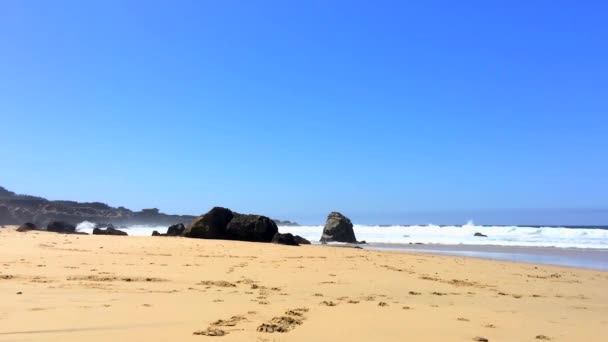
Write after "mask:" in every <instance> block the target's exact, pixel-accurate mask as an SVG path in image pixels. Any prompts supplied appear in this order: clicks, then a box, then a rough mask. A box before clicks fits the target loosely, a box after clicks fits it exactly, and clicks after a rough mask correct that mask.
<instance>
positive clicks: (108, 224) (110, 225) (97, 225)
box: [93, 223, 116, 229]
mask: <svg viewBox="0 0 608 342" xmlns="http://www.w3.org/2000/svg"><path fill="white" fill-rule="evenodd" d="M93 228H112V229H116V227H114V225H113V224H111V223H95V227H93Z"/></svg>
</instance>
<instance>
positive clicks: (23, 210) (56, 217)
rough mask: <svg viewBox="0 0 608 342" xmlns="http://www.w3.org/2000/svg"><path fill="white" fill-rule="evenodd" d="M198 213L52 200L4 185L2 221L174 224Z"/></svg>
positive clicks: (0, 194) (0, 197)
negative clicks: (15, 191)
mask: <svg viewBox="0 0 608 342" xmlns="http://www.w3.org/2000/svg"><path fill="white" fill-rule="evenodd" d="M193 219H194V216H187V215H185V216H179V215H166V214H163V213H160V212H159V210H158V209H144V210H142V211H131V210H129V209H127V208H124V207H118V208H115V207H111V206H109V205H107V204H104V203H99V202H91V203H79V202H74V201H49V200H47V199H45V198H41V197H35V196H28V195H17V194H15V193H14V192H12V191H8V190H6V189H4V188H3V187H0V225H5V224H14V225H17V224H21V223H23V222H32V223H34V224H36V225H38V226H39V227H44V226H46V225H47V224H49V223H50V222H52V221H64V222H67V223H69V224H73V225H77V224H78V223H80V222H83V221H89V222H93V223H102V222H103V223H104V224H106V225H108V224H115V225H136V224H139V225H167V226H168V225H171V224H174V223H175V222H191V221H192V220H193Z"/></svg>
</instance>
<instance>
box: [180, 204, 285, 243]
mask: <svg viewBox="0 0 608 342" xmlns="http://www.w3.org/2000/svg"><path fill="white" fill-rule="evenodd" d="M278 231H279V228H278V227H277V225H276V223H275V222H274V221H273V220H271V219H270V218H268V217H266V216H261V215H243V214H239V213H235V212H232V210H230V209H227V208H221V207H215V208H213V209H211V210H210V211H209V212H207V213H206V214H204V215H202V216H199V217H197V218H196V219H195V220H194V221H193V222H192V223H191V224H190V225H188V227H186V230H185V231H184V236H186V237H190V238H199V239H225V240H240V241H255V242H270V241H272V238H273V237H274V235H275V234H276V233H277V232H278Z"/></svg>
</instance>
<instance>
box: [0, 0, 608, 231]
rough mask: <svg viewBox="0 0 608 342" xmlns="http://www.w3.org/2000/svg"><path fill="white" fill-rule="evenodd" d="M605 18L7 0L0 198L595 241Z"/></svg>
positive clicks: (568, 7) (539, 9)
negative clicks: (554, 232) (578, 234)
mask: <svg viewBox="0 0 608 342" xmlns="http://www.w3.org/2000/svg"><path fill="white" fill-rule="evenodd" d="M606 13H608V3H606V2H602V1H540V0H539V1H469V2H464V3H463V2H455V1H420V2H417V3H416V2H407V3H406V2H403V1H314V0H311V1H61V0H58V1H52V2H51V1H16V0H9V1H2V2H0V146H1V147H2V149H1V153H2V154H1V156H0V160H1V163H2V164H1V165H2V166H1V167H0V185H3V186H5V187H6V188H8V189H10V190H13V191H16V192H20V193H30V194H36V195H41V196H45V197H49V198H52V199H74V200H82V201H92V200H98V201H104V202H107V203H109V204H112V205H124V206H127V207H130V208H133V209H141V208H145V207H158V208H160V209H161V210H163V211H165V212H170V213H191V214H198V213H202V212H204V211H206V210H207V209H209V208H210V207H211V206H214V205H223V206H227V207H230V208H232V209H235V210H237V211H242V212H252V213H262V214H266V215H268V216H273V217H277V218H285V219H295V220H299V221H302V222H321V221H322V220H323V219H324V217H325V215H327V213H328V212H329V211H331V210H340V211H343V212H344V213H345V214H347V215H349V216H351V217H352V218H353V219H354V220H355V221H358V222H361V223H396V222H411V221H420V222H422V223H427V222H435V223H442V222H447V221H457V222H458V223H460V222H462V221H463V220H466V219H473V220H482V221H484V220H485V221H492V220H494V221H499V222H492V223H524V222H517V221H523V220H526V221H527V222H526V223H534V222H530V221H535V222H536V221H539V222H541V223H545V222H548V221H551V222H556V221H557V223H559V222H566V221H567V222H568V223H581V224H582V223H594V224H597V223H604V224H608V210H605V208H608V182H607V179H608V176H607V175H608V157H607V156H608V152H607V151H608V134H607V131H608V44H606V41H607V39H608V24H607V22H608V21H607V20H606ZM537 209H543V210H537ZM492 212H494V213H498V214H491V215H490V217H486V216H487V215H488V213H492ZM573 212H574V213H575V214H574V215H575V217H574V218H573V216H572V215H573V214H572V213H573ZM576 213H578V214H576ZM484 215H486V216H484ZM492 215H495V216H492ZM576 215H578V216H576ZM484 217H485V218H484Z"/></svg>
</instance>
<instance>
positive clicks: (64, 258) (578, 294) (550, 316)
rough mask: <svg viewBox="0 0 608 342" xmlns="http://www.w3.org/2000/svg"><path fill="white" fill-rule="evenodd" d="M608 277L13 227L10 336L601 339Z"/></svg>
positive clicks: (3, 265) (2, 283)
mask: <svg viewBox="0 0 608 342" xmlns="http://www.w3.org/2000/svg"><path fill="white" fill-rule="evenodd" d="M607 288H608V272H602V271H594V270H583V269H575V268H564V267H555V266H546V265H533V264H523V263H513V262H506V261H493V260H481V259H473V258H465V257H456V256H444V255H432V254H422V253H415V252H411V253H409V252H391V251H370V250H361V249H354V248H336V247H327V246H300V247H291V246H281V245H274V244H264V243H249V242H238V241H223V240H202V239H187V238H173V237H131V236H130V237H116V236H85V235H61V234H55V233H48V232H40V231H31V232H27V233H19V232H16V231H15V230H14V227H10V228H4V229H0V341H72V340H73V341H205V340H219V341H337V340H348V341H473V340H475V339H477V340H479V341H483V340H484V338H485V339H487V340H489V341H539V340H552V341H602V340H608V329H606V327H607V326H608V292H607V291H606V289H607ZM259 330H262V331H259ZM273 331H274V332H273ZM205 334H219V335H221V334H224V335H223V336H206V335H205Z"/></svg>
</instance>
